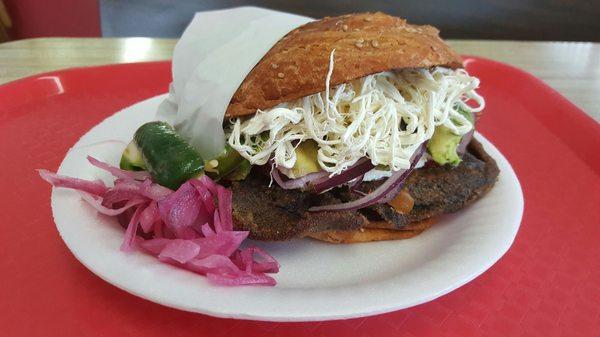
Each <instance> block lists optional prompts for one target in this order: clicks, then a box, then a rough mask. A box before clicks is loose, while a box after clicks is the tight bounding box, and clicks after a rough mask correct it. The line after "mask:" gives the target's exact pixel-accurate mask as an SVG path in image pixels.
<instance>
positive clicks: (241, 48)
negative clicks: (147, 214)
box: [157, 7, 312, 158]
mask: <svg viewBox="0 0 600 337" xmlns="http://www.w3.org/2000/svg"><path fill="white" fill-rule="evenodd" d="M311 20H312V19H311V18H308V17H304V16H299V15H293V14H288V13H283V12H277V11H273V10H268V9H263V8H256V7H240V8H233V9H226V10H217V11H207V12H199V13H196V15H195V16H194V19H193V20H192V22H191V23H190V25H189V26H188V27H187V28H186V30H185V31H184V32H183V35H182V36H181V39H180V40H179V42H177V45H176V46H175V50H174V52H173V82H172V83H171V85H170V87H169V96H168V98H167V99H165V100H164V101H163V102H162V103H161V105H160V106H159V108H158V114H157V118H158V119H160V120H164V121H167V122H169V123H171V124H172V125H174V126H175V127H176V128H177V130H178V131H179V132H180V133H181V134H182V136H183V137H185V138H186V139H188V141H190V142H191V143H192V144H193V145H194V146H195V147H196V148H197V149H198V150H199V152H200V154H201V155H202V157H203V158H212V157H214V156H215V155H217V154H218V153H219V152H221V150H222V149H223V148H224V146H225V139H224V138H225V136H224V133H223V127H222V125H223V117H224V114H225V110H226V109H227V105H228V104H229V101H230V100H231V97H233V94H234V93H235V91H236V90H237V88H238V87H239V86H240V84H241V83H242V82H243V80H244V78H246V75H248V73H249V72H250V71H251V70H252V68H253V67H254V66H255V65H256V64H257V63H258V62H259V61H260V59H261V58H262V57H263V56H264V55H265V54H266V53H267V52H268V51H269V49H271V47H272V46H273V45H274V44H275V43H276V42H277V41H279V40H280V39H281V38H282V37H283V36H285V34H287V33H288V32H290V31H291V30H293V29H294V28H296V27H298V26H300V25H302V24H305V23H307V22H309V21H311Z"/></svg>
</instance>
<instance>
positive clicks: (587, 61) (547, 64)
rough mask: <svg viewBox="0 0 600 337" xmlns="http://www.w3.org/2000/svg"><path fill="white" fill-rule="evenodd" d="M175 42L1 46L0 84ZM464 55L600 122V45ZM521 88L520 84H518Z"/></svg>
mask: <svg viewBox="0 0 600 337" xmlns="http://www.w3.org/2000/svg"><path fill="white" fill-rule="evenodd" d="M175 42H176V40H174V39H154V38H110V39H106V38H39V39H29V40H20V41H13V42H8V43H4V44H0V84H2V83H6V82H10V81H13V80H16V79H19V78H22V77H26V76H30V75H34V74H38V73H42V72H47V71H53V70H57V69H64V68H70V67H81V66H91V65H101V64H110V63H127V62H142V61H155V60H166V59H170V58H171V54H172V51H173V47H174V46H175ZM448 42H449V43H450V45H451V46H452V47H453V48H454V49H455V50H456V51H458V52H459V53H460V54H463V55H476V56H482V57H486V58H490V59H493V60H497V61H500V62H504V63H508V64H511V65H513V66H516V67H518V68H521V69H523V70H525V71H528V72H530V73H532V74H533V75H535V76H537V77H538V78H540V79H542V80H543V81H544V82H546V83H547V84H548V85H550V86H551V87H552V88H554V89H555V90H557V91H558V92H560V93H561V94H562V95H564V96H565V97H567V98H568V99H569V100H571V101H572V102H573V103H575V105H577V106H579V107H580V108H581V109H583V110H584V111H585V112H586V113H588V114H589V115H591V116H592V117H593V118H594V119H596V120H597V121H600V43H591V42H531V41H486V40H449V41H448ZM516 85H517V84H516Z"/></svg>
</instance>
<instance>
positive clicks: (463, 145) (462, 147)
mask: <svg viewBox="0 0 600 337" xmlns="http://www.w3.org/2000/svg"><path fill="white" fill-rule="evenodd" d="M474 133H475V129H471V131H469V132H467V133H465V135H464V136H463V137H462V139H461V140H460V143H458V146H457V147H456V153H457V154H458V155H459V156H460V157H462V156H463V155H464V154H465V152H467V145H469V143H470V142H471V140H472V139H473V134H474Z"/></svg>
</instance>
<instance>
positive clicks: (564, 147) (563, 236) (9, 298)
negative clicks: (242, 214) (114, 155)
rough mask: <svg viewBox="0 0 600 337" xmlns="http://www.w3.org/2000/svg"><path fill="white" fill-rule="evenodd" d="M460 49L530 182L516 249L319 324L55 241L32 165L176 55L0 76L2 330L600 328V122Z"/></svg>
mask: <svg viewBox="0 0 600 337" xmlns="http://www.w3.org/2000/svg"><path fill="white" fill-rule="evenodd" d="M466 61H467V62H466V63H467V68H468V69H469V71H470V72H471V73H472V74H474V75H475V76H478V77H479V78H480V79H481V82H482V87H481V90H480V92H481V93H482V94H483V95H484V96H485V97H486V101H487V105H488V107H487V108H486V112H485V117H484V118H483V119H482V120H481V123H480V124H479V125H478V129H479V130H480V131H481V132H482V133H483V134H484V135H485V136H486V137H487V138H488V139H489V140H490V141H492V142H493V143H494V144H495V145H496V146H497V147H498V148H499V149H500V150H501V151H502V153H503V154H504V155H505V156H506V157H507V158H508V160H509V161H510V162H511V164H512V165H513V167H514V169H515V170H516V172H517V175H518V177H519V179H520V181H521V185H522V188H523V192H524V196H525V212H524V216H523V222H522V225H521V229H520V232H519V234H518V236H517V239H516V241H515V243H514V245H513V247H512V248H511V249H510V250H509V251H508V253H507V254H506V255H505V256H504V257H503V258H502V259H501V260H500V261H499V262H498V263H497V264H495V265H494V266H493V267H492V268H491V269H490V270H489V271H488V272H486V273H485V274H483V275H482V276H480V277H478V278H477V279H475V280H474V281H472V282H471V283H469V284H467V285H465V286H464V287H462V288H460V289H458V290H456V291H454V292H452V293H450V294H448V295H445V296H443V297H441V298H439V299H437V300H434V301H432V302H429V303H426V304H422V305H419V306H416V307H413V308H410V309H406V310H401V311H397V312H393V313H389V314H384V315H379V316H373V317H367V318H357V319H350V320H341V321H328V322H313V323H268V322H255V321H243V320H228V319H219V318H213V317H209V316H204V315H199V314H193V313H188V312H183V311H179V310H175V309H170V308H167V307H164V306H161V305H158V304H154V303H151V302H148V301H146V300H143V299H140V298H137V297H135V296H132V295H130V294H128V293H126V292H124V291H121V290H119V289H117V288H116V287H113V286H112V285H110V284H108V283H106V282H104V281H102V280H101V279H100V278H98V277H97V276H95V275H94V274H92V273H91V272H89V271H88V270H87V269H86V268H85V267H84V266H83V265H81V264H80V263H79V262H77V260H76V259H75V258H74V257H73V256H72V255H71V253H70V252H69V250H68V249H67V247H66V246H65V245H64V244H63V242H62V241H61V239H60V237H59V235H58V233H57V231H56V229H55V226H54V223H53V221H52V213H51V210H50V186H49V185H48V184H47V183H45V182H43V181H42V180H41V179H40V178H39V177H38V176H37V174H36V173H35V172H34V169H35V168H48V169H51V170H55V169H57V168H58V165H59V163H60V162H61V160H62V159H63V157H64V155H65V153H66V151H67V150H68V149H69V148H70V147H71V146H72V145H73V144H74V143H75V142H76V141H77V140H78V139H79V137H80V136H81V135H83V134H84V133H85V132H86V131H87V130H89V129H90V128H91V127H92V126H94V125H96V124H97V123H99V122H100V121H102V120H103V119H104V118H105V117H107V116H109V115H111V114H113V113H114V112H115V111H118V110H119V109H121V108H124V107H126V106H128V105H131V104H133V103H135V102H137V101H140V100H143V99H145V98H148V97H151V96H154V95H157V94H160V93H163V92H166V91H167V86H168V83H169V82H170V80H171V75H170V63H168V62H159V63H138V64H124V65H110V66H103V67H92V68H81V69H70V70H65V71H58V72H54V73H48V74H43V75H38V76H34V77H30V78H26V79H22V80H19V81H15V82H12V83H9V84H5V85H3V86H0V167H1V170H2V171H1V172H2V179H1V181H0V190H1V191H2V193H1V197H0V201H1V202H0V205H2V210H1V212H0V232H1V233H2V235H0V247H1V249H2V258H1V259H0V280H2V286H1V287H0V335H2V336H142V335H143V336H167V335H176V336H202V335H206V336H217V335H240V336H261V335H267V336H350V335H358V336H417V335H418V336H421V335H425V336H478V335H485V336H592V335H595V336H599V335H600V305H598V303H600V125H599V124H598V123H596V122H595V121H594V120H592V119H591V118H590V117H588V116H587V115H586V114H585V113H583V112H582V111H581V110H579V109H578V108H577V107H575V106H574V105H573V104H571V103H570V102H569V101H567V100H566V99H565V98H563V97H562V96H561V95H560V94H558V93H556V92H555V91H553V90H552V89H550V88H549V87H548V86H546V85H545V84H544V83H542V82H541V81H540V80H538V79H537V78H535V77H533V76H531V75H529V74H527V73H525V72H523V71H521V70H518V69H515V68H513V67H510V66H507V65H504V64H501V63H497V62H493V61H489V60H485V59H481V58H474V57H469V58H467V59H466Z"/></svg>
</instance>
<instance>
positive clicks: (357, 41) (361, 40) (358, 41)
mask: <svg viewBox="0 0 600 337" xmlns="http://www.w3.org/2000/svg"><path fill="white" fill-rule="evenodd" d="M363 42H365V39H358V40H356V43H363Z"/></svg>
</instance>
